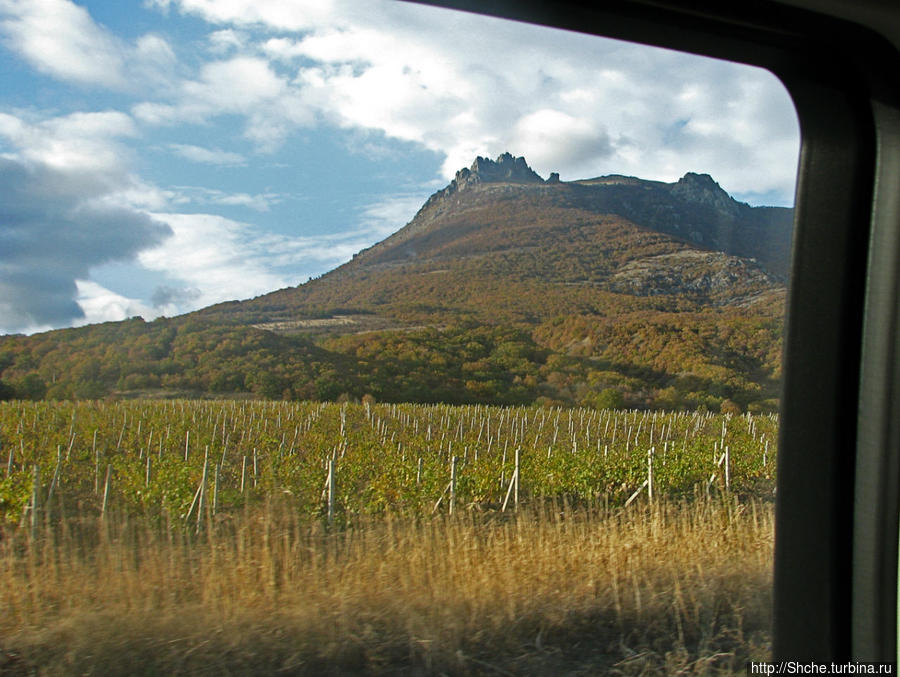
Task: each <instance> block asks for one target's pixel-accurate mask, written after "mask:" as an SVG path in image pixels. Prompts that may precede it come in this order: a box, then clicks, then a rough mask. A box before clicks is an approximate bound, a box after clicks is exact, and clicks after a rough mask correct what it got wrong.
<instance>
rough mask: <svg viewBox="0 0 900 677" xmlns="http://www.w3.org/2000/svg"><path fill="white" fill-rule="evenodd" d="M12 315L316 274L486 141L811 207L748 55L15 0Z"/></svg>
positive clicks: (279, 9) (767, 91)
mask: <svg viewBox="0 0 900 677" xmlns="http://www.w3.org/2000/svg"><path fill="white" fill-rule="evenodd" d="M0 78H2V88H0V333H12V332H34V331H41V330H45V329H51V328H58V327H65V326H73V325H81V324H86V323H89V322H99V321H106V320H118V319H124V318H126V317H130V316H134V315H141V316H143V317H144V318H145V319H148V320H149V319H152V318H154V317H157V316H160V315H168V316H171V315H175V314H179V313H182V312H187V311H189V310H193V309H196V308H200V307H203V306H206V305H209V304H211V303H216V302H219V301H224V300H229V299H243V298H250V297H253V296H256V295H259V294H263V293H265V292H267V291H272V290H274V289H278V288H282V287H285V286H288V285H296V284H300V283H302V282H305V281H306V280H307V279H308V278H309V277H314V276H317V275H319V274H321V273H323V272H325V271H327V270H330V269H331V268H333V267H335V266H336V265H338V264H340V263H341V262H343V261H346V260H347V259H349V258H350V257H351V256H352V254H353V253H355V252H356V251H358V250H360V249H362V248H364V247H367V246H369V245H371V244H373V243H374V242H376V241H378V240H381V239H383V238H384V237H386V236H387V235H389V234H390V233H392V232H394V231H395V230H397V229H399V228H400V227H402V226H403V225H404V224H405V223H406V222H407V221H409V219H410V218H412V216H413V215H414V214H415V212H416V210H417V209H418V207H419V206H420V205H421V204H422V203H423V202H424V200H425V199H426V198H427V197H428V195H430V194H431V193H433V192H434V191H435V190H437V189H439V188H441V187H443V186H444V185H445V184H446V183H447V182H448V181H449V179H450V178H452V176H453V174H454V173H455V172H456V170H458V169H459V168H461V167H464V166H468V165H470V164H471V163H472V160H473V159H474V157H475V156H476V155H483V156H488V157H496V156H497V155H499V154H500V153H502V152H505V151H509V152H511V153H513V154H514V155H524V156H525V158H526V159H527V161H528V162H529V164H531V166H532V167H533V168H534V169H535V170H536V171H537V172H538V173H539V174H541V175H542V176H544V177H546V176H547V175H548V174H549V173H550V172H552V171H556V172H559V173H560V175H561V178H562V180H564V181H565V180H570V179H578V178H587V177H592V176H599V175H602V174H611V173H617V174H628V175H633V176H639V177H642V178H647V179H657V180H663V181H674V180H677V179H678V178H679V177H680V176H682V175H684V174H685V173H686V172H688V171H694V172H706V173H709V174H711V175H712V176H713V177H714V178H715V179H716V180H717V181H718V182H719V183H720V184H721V185H722V187H723V188H725V190H727V191H729V192H730V193H732V194H733V195H734V196H735V197H737V198H738V199H741V200H744V201H747V202H749V203H750V204H754V205H759V204H773V205H790V204H791V202H792V199H793V191H794V178H795V173H796V163H797V153H798V147H799V132H798V128H797V120H796V115H795V113H794V109H793V107H792V105H791V103H790V100H789V98H788V96H787V94H786V92H785V90H784V88H783V87H782V86H781V85H780V83H779V82H778V81H777V80H776V79H775V78H774V77H773V76H772V75H771V74H769V73H767V72H765V71H762V70H759V69H755V68H749V67H746V66H738V65H735V64H729V63H726V62H721V61H716V60H711V59H702V58H699V57H694V56H690V55H686V54H679V53H676V52H671V51H666V50H660V49H652V48H647V47H642V46H638V45H632V44H629V43H623V42H618V41H613V40H606V39H600V38H596V37H591V36H583V35H578V34H573V33H566V32H562V31H553V30H549V29H545V28H539V27H534V26H528V25H524V24H518V23H513V22H504V21H498V20H495V19H487V18H484V17H477V16H472V15H468V14H463V13H454V12H449V11H447V10H440V9H435V8H431V7H423V6H419V5H415V4H408V3H402V2H386V1H375V0H353V1H350V2H345V1H341V0H334V1H328V0H314V1H313V0H307V1H303V0H300V1H297V0H146V1H145V2H139V1H138V0H135V1H134V2H130V1H128V0H120V1H116V0H103V1H99V0H98V1H88V0H79V2H71V1H70V0H0Z"/></svg>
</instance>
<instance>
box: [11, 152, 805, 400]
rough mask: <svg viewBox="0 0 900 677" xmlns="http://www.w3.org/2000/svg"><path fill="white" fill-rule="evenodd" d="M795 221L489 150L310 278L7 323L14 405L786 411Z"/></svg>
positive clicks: (702, 195) (701, 185) (696, 186)
mask: <svg viewBox="0 0 900 677" xmlns="http://www.w3.org/2000/svg"><path fill="white" fill-rule="evenodd" d="M790 216H791V210H784V209H777V208H752V207H749V206H748V205H745V204H741V203H738V202H736V201H734V200H733V199H732V198H731V197H729V196H728V195H727V194H726V193H725V192H724V191H723V190H722V189H721V188H720V187H719V186H718V185H717V184H716V183H715V182H714V181H713V180H712V179H711V178H710V177H708V176H706V175H698V174H687V175H686V176H685V177H683V178H682V179H681V180H679V181H678V182H675V183H672V184H665V183H660V182H653V181H643V180H640V179H636V178H630V177H622V176H608V177H598V178H594V179H588V180H583V181H574V182H562V181H559V177H558V176H556V175H551V177H550V178H549V179H547V180H546V181H545V180H544V179H542V178H541V177H540V176H538V175H537V174H536V173H535V172H534V171H532V170H531V168H530V167H528V165H527V163H526V162H525V160H524V159H523V158H515V157H513V156H511V155H509V154H504V155H501V156H500V157H499V158H497V160H496V161H493V160H489V159H485V158H478V159H476V161H475V162H474V163H473V165H472V166H471V167H470V168H467V169H464V170H461V171H460V172H458V173H457V175H456V178H455V179H454V180H453V181H452V182H451V183H450V184H449V185H448V186H447V187H446V188H444V189H443V190H441V191H438V192H437V193H435V194H434V195H433V196H432V197H431V198H429V200H428V201H427V202H426V203H425V204H424V205H423V207H422V208H421V209H420V210H419V212H418V213H417V214H416V216H415V217H414V218H413V220H412V221H411V222H410V223H409V224H407V225H406V226H405V227H403V228H401V229H400V230H398V231H397V232H396V233H395V234H393V235H391V236H390V237H388V238H386V239H385V240H384V241H382V242H380V243H378V244H376V245H374V246H372V247H370V248H369V249H367V250H364V251H362V252H360V253H359V254H358V255H356V256H355V257H354V258H353V260H351V261H349V262H347V263H345V264H344V265H342V266H339V267H338V268H336V269H335V270H333V271H331V272H329V273H327V274H325V275H323V276H322V277H320V278H318V279H316V280H312V281H310V282H308V283H307V284H304V285H301V286H299V287H296V288H289V289H282V290H279V291H276V292H272V293H270V294H266V295H264V296H260V297H258V298H256V299H252V300H250V301H244V302H231V303H223V304H218V305H216V306H212V307H210V308H206V309H203V310H200V311H197V312H195V313H191V314H188V315H185V316H182V317H179V318H172V319H160V320H156V321H154V322H149V323H145V322H143V321H141V320H139V319H138V320H129V321H127V322H120V323H106V324H104V325H97V326H93V327H84V328H80V329H70V330H63V331H58V332H48V333H46V334H41V335H36V336H32V337H0V378H2V381H0V397H8V396H18V397H32V398H34V397H44V396H46V397H51V398H64V397H103V396H109V395H115V396H137V395H142V396H148V395H150V396H176V395H177V396H215V397H222V396H230V397H235V396H249V395H252V396H255V397H265V398H302V399H310V398H311V399H335V398H338V397H356V398H358V397H362V396H363V395H372V396H374V397H376V398H377V399H379V400H388V401H404V400H412V401H420V402H434V401H444V402H456V403H461V402H484V403H505V404H524V403H545V404H546V403H555V404H566V405H571V404H579V405H591V406H631V407H648V406H649V407H670V408H671V407H694V406H699V405H703V406H708V407H719V406H720V405H721V404H722V402H723V401H724V400H726V399H731V400H734V401H736V402H737V403H738V405H739V406H742V407H750V408H755V409H757V410H765V409H771V408H772V406H773V402H774V398H775V397H777V393H778V378H779V375H780V352H781V348H780V341H781V328H782V315H783V308H784V296H785V287H784V277H785V274H786V262H787V260H788V251H789V246H788V245H789V241H790ZM754 257H755V258H754Z"/></svg>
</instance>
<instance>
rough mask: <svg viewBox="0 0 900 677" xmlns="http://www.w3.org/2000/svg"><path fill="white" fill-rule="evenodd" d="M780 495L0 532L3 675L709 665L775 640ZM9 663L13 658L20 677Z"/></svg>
mask: <svg viewBox="0 0 900 677" xmlns="http://www.w3.org/2000/svg"><path fill="white" fill-rule="evenodd" d="M772 535H773V508H772V506H771V505H770V504H763V503H751V504H747V505H738V504H737V503H736V502H733V501H729V500H725V499H723V500H720V501H694V502H689V503H674V502H661V503H657V504H656V505H654V506H652V507H651V506H647V505H644V506H637V505H635V506H631V508H629V509H627V510H618V509H617V510H614V511H613V510H609V511H607V510H605V509H602V508H601V509H597V510H586V509H581V510H573V509H568V508H560V507H558V506H550V505H545V506H544V507H543V508H535V509H532V510H531V511H529V512H525V513H523V514H520V515H518V516H516V517H509V516H508V515H507V516H500V515H496V514H494V515H483V514H464V515H462V516H455V517H453V518H445V517H440V518H436V519H434V520H422V521H418V522H415V521H396V520H392V519H390V518H384V519H383V520H369V521H367V522H365V523H359V524H351V525H347V526H344V527H343V528H341V529H334V530H332V531H331V532H329V531H328V530H326V529H324V528H323V527H322V526H321V525H320V524H318V523H309V522H304V521H302V520H300V519H298V518H297V517H296V513H295V512H293V511H291V510H290V508H289V506H287V505H284V504H279V505H275V504H269V505H268V506H265V507H261V508H256V509H252V510H248V511H246V512H245V513H243V514H240V515H235V516H232V517H231V518H228V519H226V520H223V521H220V522H219V523H218V524H217V525H216V526H215V528H214V529H210V530H209V531H208V532H207V534H206V535H205V536H203V537H202V538H200V537H197V536H196V535H189V534H184V533H182V532H180V531H178V530H174V529H172V530H170V529H167V528H165V527H159V526H156V527H154V526H150V525H148V524H145V523H141V522H137V521H134V520H129V519H125V518H119V519H110V520H108V521H107V522H106V523H105V524H102V525H101V524H100V523H99V522H97V521H95V520H92V521H90V522H86V521H79V520H75V519H69V520H66V521H64V522H63V523H61V524H59V525H57V526H56V527H55V528H54V529H52V530H47V531H45V535H44V536H43V537H40V538H36V539H34V540H33V541H32V540H30V539H28V538H26V536H25V535H24V534H23V533H21V532H18V533H7V534H6V535H5V538H4V540H3V541H2V542H0V608H2V610H3V613H2V614H0V649H3V650H4V651H5V652H6V655H5V657H3V656H0V675H12V674H28V673H31V674H95V675H99V674H103V675H139V674H148V675H149V674H210V675H213V674H216V675H219V674H223V675H224V674H229V675H250V674H254V675H255V674H297V675H305V674H309V675H323V674H351V675H356V674H392V675H393V674H399V675H428V674H448V675H451V674H452V675H457V674H459V675H466V674H472V675H480V674H484V675H503V674H512V675H543V674H571V675H588V674H671V673H675V672H680V673H681V674H707V673H730V672H742V671H743V670H744V669H745V668H744V666H745V664H746V661H747V660H748V659H750V658H753V659H756V660H761V659H764V658H765V657H766V656H767V654H768V643H769V623H770V614H771V591H770V589H771V562H772ZM16 671H20V672H16Z"/></svg>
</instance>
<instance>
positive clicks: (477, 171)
mask: <svg viewBox="0 0 900 677" xmlns="http://www.w3.org/2000/svg"><path fill="white" fill-rule="evenodd" d="M557 178H558V177H557ZM453 181H454V182H455V183H456V188H457V189H462V188H465V187H467V186H471V185H474V184H478V183H498V182H502V183H544V180H543V179H542V178H541V177H540V176H539V175H538V174H537V172H535V171H534V170H533V169H532V168H531V167H529V166H528V163H526V162H525V158H524V157H513V156H512V154H510V153H503V154H502V155H501V156H500V157H498V158H497V159H496V161H495V160H491V159H489V158H484V157H481V156H479V157H477V158H475V162H473V163H472V166H471V167H469V168H468V169H460V170H459V171H458V172H456V178H455V179H453ZM451 185H452V184H451Z"/></svg>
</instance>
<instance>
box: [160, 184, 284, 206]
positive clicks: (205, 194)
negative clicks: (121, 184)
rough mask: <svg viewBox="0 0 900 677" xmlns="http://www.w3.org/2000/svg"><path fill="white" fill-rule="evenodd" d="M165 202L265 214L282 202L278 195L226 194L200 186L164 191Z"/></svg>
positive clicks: (175, 187) (180, 187) (179, 187)
mask: <svg viewBox="0 0 900 677" xmlns="http://www.w3.org/2000/svg"><path fill="white" fill-rule="evenodd" d="M166 198H167V201H168V202H169V203H171V204H173V205H184V204H196V205H224V206H229V207H247V208H249V209H253V210H255V211H258V212H267V211H269V209H271V207H272V205H274V204H277V203H279V202H281V201H282V199H283V196H282V195H281V194H279V193H257V194H255V195H251V194H250V193H226V192H224V191H221V190H217V189H215V188H203V187H200V186H173V187H172V188H170V189H169V190H168V191H166Z"/></svg>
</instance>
